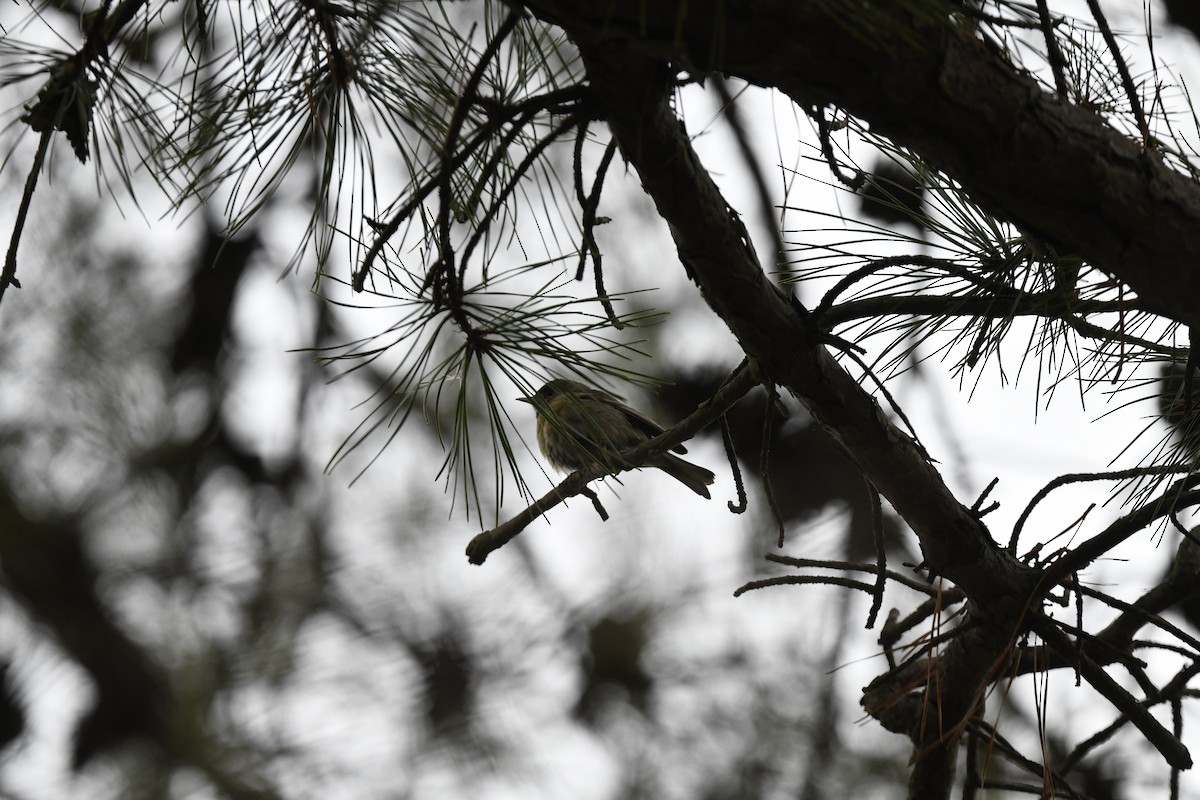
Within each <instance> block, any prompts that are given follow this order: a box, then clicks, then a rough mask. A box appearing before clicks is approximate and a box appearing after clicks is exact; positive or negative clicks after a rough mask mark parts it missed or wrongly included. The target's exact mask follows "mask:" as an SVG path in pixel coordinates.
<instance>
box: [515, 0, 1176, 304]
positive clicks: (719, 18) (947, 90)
mask: <svg viewBox="0 0 1200 800" xmlns="http://www.w3.org/2000/svg"><path fill="white" fill-rule="evenodd" d="M924 5H925V6H927V8H925V7H924V6H923V7H922V9H923V13H922V14H921V15H920V16H919V17H918V16H917V15H916V14H910V15H906V14H905V13H904V12H903V10H898V9H902V8H904V7H908V8H913V7H914V4H913V3H895V4H887V3H863V4H858V5H854V6H848V5H846V4H842V3H831V2H826V1H824V0H758V1H757V2H753V3H740V4H736V6H732V5H730V4H727V3H721V2H717V1H716V0H708V1H707V2H705V1H704V0H700V1H699V2H693V3H688V4H686V5H682V4H680V3H677V2H675V0H606V1H605V2H595V3H578V2H569V0H534V1H533V2H529V3H527V4H526V6H527V7H528V8H529V9H530V10H532V11H533V12H534V13H535V14H536V15H538V16H539V17H541V18H543V19H545V20H547V21H550V22H553V23H555V24H558V25H561V26H562V27H563V28H565V29H566V30H567V32H568V33H569V34H570V35H571V36H572V37H575V38H577V39H579V38H580V37H583V36H591V37H597V36H601V35H603V36H606V37H607V38H608V39H609V40H610V41H612V42H615V43H619V46H620V47H623V48H628V50H629V51H630V53H637V54H640V55H645V56H652V57H655V58H657V59H660V60H664V61H665V60H669V61H670V62H672V63H675V64H679V65H683V66H686V67H687V68H689V69H691V70H693V71H698V72H703V71H713V72H723V73H726V74H731V75H736V76H738V77H740V78H743V79H745V80H747V81H750V82H751V83H755V84H758V85H761V86H772V87H775V88H778V89H779V90H780V91H782V92H784V93H785V94H787V95H788V96H789V97H791V98H792V99H793V100H795V101H796V102H797V103H798V104H799V105H801V106H803V107H809V106H813V105H827V104H833V105H837V106H840V107H841V108H844V109H845V110H847V111H849V112H850V113H851V114H854V115H855V116H857V117H860V118H861V119H863V120H866V121H867V122H868V123H869V124H870V126H871V129H872V130H873V131H875V132H876V133H880V134H882V135H884V136H887V137H889V138H891V139H892V140H893V141H895V142H896V143H898V144H901V145H903V146H906V147H910V148H912V149H913V150H914V151H916V152H917V153H918V154H919V155H920V156H921V157H922V158H924V159H925V160H926V161H927V162H928V163H930V164H932V165H933V166H935V167H937V168H938V169H941V170H943V171H945V172H946V173H947V174H948V175H950V176H951V177H953V178H954V179H955V180H957V181H959V182H960V183H961V184H962V185H963V186H964V187H965V188H966V190H967V191H968V192H969V193H970V195H971V197H972V198H973V199H974V200H976V201H977V202H979V203H980V204H981V205H982V206H983V207H985V208H986V209H988V210H989V211H991V212H992V213H994V214H996V215H998V216H1000V217H1003V218H1005V219H1008V220H1011V221H1013V222H1015V223H1016V224H1018V225H1019V226H1020V227H1021V228H1022V229H1023V230H1026V231H1030V232H1032V233H1035V234H1037V235H1038V236H1040V237H1042V238H1044V239H1046V240H1047V241H1050V242H1052V243H1054V245H1055V246H1056V247H1057V248H1058V250H1059V251H1060V252H1069V253H1074V254H1078V255H1079V256H1082V257H1083V258H1084V259H1086V260H1087V261H1088V262H1089V263H1090V264H1092V265H1094V266H1096V267H1099V268H1100V269H1103V270H1105V271H1106V272H1109V273H1111V274H1113V275H1116V276H1117V277H1119V278H1120V279H1121V280H1123V281H1125V282H1126V283H1128V284H1129V285H1130V286H1131V287H1132V288H1133V289H1134V290H1135V291H1137V293H1138V295H1139V296H1140V298H1141V301H1142V302H1143V303H1144V304H1146V306H1147V307H1148V308H1150V309H1151V310H1153V311H1155V312H1157V313H1161V314H1163V315H1165V316H1168V317H1171V318H1172V319H1176V320H1179V321H1181V322H1184V323H1186V324H1188V325H1192V326H1195V325H1200V270H1196V269H1195V264H1196V263H1197V261H1200V237H1197V236H1196V235H1195V231H1196V230H1200V187H1198V186H1197V184H1196V182H1195V181H1193V180H1192V179H1191V178H1190V177H1187V176H1185V175H1182V174H1180V173H1177V172H1175V171H1173V170H1171V169H1169V168H1168V167H1166V166H1164V165H1163V163H1162V162H1161V161H1160V160H1159V158H1158V157H1157V156H1156V155H1154V154H1151V153H1147V152H1145V151H1144V150H1143V148H1142V146H1141V144H1140V142H1136V141H1133V140H1132V139H1131V138H1129V136H1127V135H1126V134H1124V133H1122V132H1120V131H1118V130H1117V129H1115V128H1114V127H1112V126H1111V125H1109V124H1108V123H1107V122H1106V121H1105V120H1104V118H1103V117H1101V116H1100V115H1099V114H1097V113H1095V112H1094V111H1092V110H1090V109H1088V108H1084V107H1081V106H1077V105H1073V104H1071V103H1069V102H1067V101H1066V100H1064V99H1062V98H1060V97H1058V96H1057V95H1056V94H1055V93H1053V92H1050V91H1047V90H1045V89H1043V88H1042V87H1041V86H1040V85H1039V84H1038V83H1037V82H1036V81H1034V80H1033V79H1032V78H1031V77H1029V76H1028V75H1027V74H1025V73H1024V72H1022V71H1020V70H1018V69H1016V68H1015V67H1014V66H1013V65H1012V64H1011V63H1010V62H1009V61H1008V60H1007V59H1006V58H1005V57H1004V54H1003V53H1002V52H1000V51H998V50H997V49H995V48H992V47H990V46H989V45H988V44H987V43H985V42H983V41H981V40H980V39H979V38H977V37H976V36H975V35H974V34H973V33H972V31H971V26H969V25H965V24H959V22H958V21H957V20H956V19H955V18H953V17H952V15H951V13H952V9H953V6H952V5H951V4H949V3H942V2H940V0H929V2H928V3H926V4H924Z"/></svg>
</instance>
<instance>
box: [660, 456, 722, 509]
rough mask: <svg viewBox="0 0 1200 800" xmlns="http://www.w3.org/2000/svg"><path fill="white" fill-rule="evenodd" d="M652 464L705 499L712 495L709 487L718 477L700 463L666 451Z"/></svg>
mask: <svg viewBox="0 0 1200 800" xmlns="http://www.w3.org/2000/svg"><path fill="white" fill-rule="evenodd" d="M650 466H652V467H658V468H659V469H661V470H662V471H663V472H665V473H667V474H668V475H670V476H671V477H672V478H674V479H675V480H677V481H679V482H680V483H682V484H683V485H684V486H686V487H688V488H689V489H691V490H692V491H693V492H695V493H696V494H698V495H700V496H701V497H703V498H704V499H705V500H708V499H709V498H710V497H711V495H709V493H708V487H709V486H711V485H712V483H713V481H715V480H716V479H717V476H716V475H714V474H712V473H711V472H710V471H708V470H707V469H705V468H704V467H702V466H700V465H699V464H693V463H692V462H690V461H684V460H683V459H682V458H680V457H679V456H675V455H671V454H670V453H664V454H663V455H662V456H660V457H659V458H656V459H655V460H654V461H653V462H652V463H651V464H650Z"/></svg>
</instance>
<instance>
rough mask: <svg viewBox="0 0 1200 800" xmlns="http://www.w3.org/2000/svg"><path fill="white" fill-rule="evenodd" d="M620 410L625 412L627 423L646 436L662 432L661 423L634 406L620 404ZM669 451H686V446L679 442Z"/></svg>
mask: <svg viewBox="0 0 1200 800" xmlns="http://www.w3.org/2000/svg"><path fill="white" fill-rule="evenodd" d="M621 410H622V411H624V412H625V418H626V419H628V420H629V423H630V424H631V425H633V427H635V428H637V429H638V430H639V431H641V432H642V433H644V434H646V436H647V437H653V436H658V435H659V434H660V433H662V432H663V429H662V426H661V425H659V424H658V423H657V422H655V421H654V420H652V419H650V418H649V417H647V416H646V415H645V414H643V413H642V412H640V411H638V410H637V409H636V408H630V407H629V406H627V405H624V404H622V405H621ZM671 451H672V452H675V453H686V452H687V448H686V447H684V446H683V445H681V444H677V445H675V446H674V447H672V448H671Z"/></svg>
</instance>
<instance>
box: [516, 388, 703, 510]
mask: <svg viewBox="0 0 1200 800" xmlns="http://www.w3.org/2000/svg"><path fill="white" fill-rule="evenodd" d="M517 399H518V400H520V401H521V402H523V403H530V404H531V405H532V406H533V407H534V409H535V410H536V411H537V440H538V447H540V448H541V450H542V455H544V456H546V458H547V459H548V460H549V461H550V463H551V464H553V465H554V466H555V467H557V468H558V469H560V470H562V471H563V472H573V471H575V470H577V469H583V468H584V467H590V466H592V465H594V464H600V465H601V466H603V467H605V468H606V469H615V468H617V467H619V466H621V465H622V463H623V462H622V461H621V459H620V453H621V452H622V451H623V450H628V449H629V448H631V447H634V446H636V445H638V444H640V443H642V442H644V441H646V440H647V439H649V438H651V437H654V436H657V435H658V434H660V433H662V428H660V427H659V426H658V424H657V423H655V422H654V420H652V419H650V418H649V417H647V416H646V415H645V414H643V413H641V412H640V411H637V410H635V409H632V408H630V407H629V406H627V405H625V404H624V403H623V402H621V398H619V397H617V396H616V395H615V394H610V393H609V392H606V391H604V390H602V389H593V388H592V387H590V386H585V385H583V384H582V383H578V382H576V381H569V380H565V379H561V378H560V379H556V380H552V381H550V382H549V383H547V384H546V385H545V386H543V387H542V388H541V389H538V390H537V392H536V393H535V394H533V395H532V396H530V397H518V398H517ZM672 449H673V450H674V451H675V452H676V453H686V452H687V449H686V448H684V447H683V446H682V445H679V446H676V447H674V448H672ZM643 466H646V467H655V468H657V469H661V470H662V471H663V472H665V473H667V474H668V475H670V476H671V477H672V478H674V479H675V480H677V481H679V482H680V483H682V484H683V485H684V486H686V487H688V488H689V489H691V490H692V491H693V492H695V493H696V494H698V495H700V496H701V497H704V498H708V497H709V494H708V487H709V486H710V485H711V484H712V482H713V481H714V480H716V476H715V475H713V473H711V472H709V471H708V470H707V469H705V468H704V467H701V466H698V465H696V464H693V463H691V462H689V461H684V460H683V459H682V458H679V457H678V456H674V455H671V454H670V453H663V454H662V455H660V456H658V457H656V458H654V459H652V460H650V461H648V462H646V463H645V464H644V465H643Z"/></svg>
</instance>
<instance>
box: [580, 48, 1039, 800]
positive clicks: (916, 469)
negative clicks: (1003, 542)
mask: <svg viewBox="0 0 1200 800" xmlns="http://www.w3.org/2000/svg"><path fill="white" fill-rule="evenodd" d="M571 33H572V35H573V36H575V41H576V43H577V44H578V45H579V46H580V49H581V52H582V54H583V58H584V62H585V64H586V66H587V69H588V75H589V77H590V78H591V81H592V88H593V91H594V95H595V98H596V100H597V101H598V102H599V103H600V104H601V106H602V109H603V112H604V115H605V118H606V119H607V121H608V123H609V126H610V127H611V129H612V131H613V134H614V137H615V138H616V140H617V142H618V145H619V146H620V147H621V149H622V152H623V153H624V155H625V157H626V159H627V160H628V161H629V162H630V163H631V164H632V165H633V166H634V167H635V168H636V170H637V172H638V174H639V175H640V177H641V180H642V184H643V186H644V188H645V189H646V191H647V193H648V194H649V195H650V196H651V198H652V199H653V200H654V202H655V205H656V206H657V209H658V213H659V214H660V215H661V216H662V217H663V218H664V219H665V220H666V222H667V223H668V226H669V227H670V229H671V232H672V235H673V237H674V239H675V243H676V246H677V248H678V251H679V257H680V260H681V261H682V262H683V263H685V264H687V265H688V267H689V268H690V272H691V274H692V276H693V279H694V280H695V281H696V282H697V284H698V285H699V287H700V291H701V293H702V294H703V296H704V299H705V300H706V302H707V303H708V304H709V306H710V307H711V308H712V309H713V310H714V311H715V312H716V313H717V314H718V315H719V316H720V317H721V318H722V320H723V321H724V322H725V323H726V324H727V325H728V326H729V328H730V330H731V331H732V332H733V333H734V334H735V336H736V337H737V338H738V340H739V342H740V344H741V346H742V348H743V349H744V350H745V352H746V353H747V355H748V356H749V357H750V358H751V360H752V362H753V363H754V364H755V365H756V366H757V368H758V370H759V371H760V372H761V373H762V374H763V375H764V376H765V378H766V379H767V380H770V381H772V382H774V383H777V384H779V385H781V386H784V387H786V388H787V389H789V390H790V391H791V392H792V393H793V394H794V395H795V396H796V397H798V398H799V399H800V400H801V401H802V402H803V403H804V404H805V406H806V407H807V408H808V410H809V411H810V412H811V413H812V415H813V417H814V418H815V419H816V421H817V422H818V423H819V424H820V425H821V426H822V427H823V428H825V429H826V430H827V431H828V432H830V433H831V434H832V435H833V436H834V437H835V438H836V439H837V440H838V441H840V442H841V443H842V444H843V446H844V447H845V448H846V450H847V452H848V453H849V454H850V456H851V457H852V458H853V459H854V460H855V461H856V462H857V464H858V465H859V467H860V468H861V469H862V470H863V472H864V473H865V474H866V475H867V476H868V477H869V479H870V480H871V482H872V483H873V484H874V485H875V486H876V487H877V488H878V489H879V491H880V492H881V493H882V494H883V495H884V496H885V497H887V498H888V500H889V501H890V502H891V504H892V506H893V508H895V509H896V511H897V512H898V513H899V514H900V515H901V516H902V517H903V518H904V519H905V521H907V522H908V524H909V525H910V526H911V527H912V528H913V530H914V531H915V532H916V534H917V536H918V538H919V539H920V542H921V548H922V551H923V553H924V556H925V559H926V563H928V564H929V565H930V566H931V568H932V569H933V570H934V571H935V572H937V573H938V574H941V575H945V576H946V577H948V578H950V579H951V580H953V581H955V583H957V584H958V585H959V586H961V587H963V589H964V591H965V592H966V593H967V594H968V596H970V597H971V599H972V600H973V601H974V602H975V604H977V606H979V607H986V609H987V610H986V614H987V617H988V618H989V619H990V620H991V621H992V622H993V623H995V624H994V625H989V626H987V628H986V629H978V628H977V629H976V630H975V631H974V632H973V635H972V636H971V637H970V639H971V642H970V645H969V646H966V645H964V646H958V647H951V648H949V649H948V651H947V654H946V656H945V657H944V658H943V663H942V664H941V665H940V666H939V671H940V672H941V674H942V675H943V676H944V679H943V680H941V681H939V682H938V684H937V686H936V687H933V686H931V687H930V691H929V692H927V694H926V702H927V703H929V704H931V706H936V713H937V714H938V718H939V719H940V720H941V721H942V723H943V724H944V727H943V726H942V725H927V726H918V727H917V728H916V729H914V730H912V731H911V733H910V735H911V736H913V738H914V741H915V742H916V743H917V746H918V763H917V765H916V766H915V767H914V772H913V783H912V784H911V786H910V792H913V793H914V794H913V796H920V797H930V798H933V797H939V796H945V793H944V792H943V791H941V790H942V789H944V790H945V791H949V786H950V785H951V783H952V780H953V772H954V763H955V754H956V752H957V743H958V739H959V736H960V734H961V731H962V725H963V724H964V723H965V720H966V719H967V718H969V716H970V715H971V714H972V713H973V712H974V711H975V709H976V708H977V706H978V703H979V702H980V700H981V698H982V696H983V687H984V686H986V685H987V684H988V683H989V682H990V681H991V680H992V679H993V678H994V675H995V672H996V670H997V668H998V665H1000V664H1003V663H1004V653H1005V652H1006V650H1007V649H1008V648H1009V647H1010V646H1011V643H1012V641H1013V638H1014V631H1013V626H1015V625H1017V624H1019V623H1020V622H1021V621H1022V620H1023V618H1024V613H1025V608H1026V607H1025V598H1027V597H1028V596H1029V591H1030V590H1031V589H1032V586H1033V583H1032V580H1033V574H1032V573H1031V572H1030V571H1029V570H1027V569H1026V568H1025V567H1024V566H1023V565H1021V564H1020V563H1018V562H1017V561H1016V560H1015V559H1013V558H1011V557H1010V556H1008V554H1007V553H1005V552H1002V551H1001V550H1000V549H999V548H997V547H996V545H995V543H994V542H993V541H992V538H991V536H990V534H989V533H988V531H987V529H986V527H985V526H984V525H983V524H982V522H981V521H980V520H979V518H978V517H977V516H976V515H975V514H973V513H972V512H971V511H970V509H968V508H966V507H965V506H963V505H962V504H961V503H959V502H958V501H957V500H956V499H955V498H954V496H953V495H952V494H951V492H950V490H949V489H948V488H947V487H946V485H945V482H944V481H943V480H942V477H941V475H940V474H939V473H938V472H937V470H936V469H935V468H934V467H933V466H932V465H931V464H930V463H929V461H928V459H927V457H926V456H925V454H924V453H923V451H922V450H921V448H920V447H919V446H918V445H917V443H916V442H914V441H913V440H912V439H911V438H910V437H909V436H908V435H907V434H905V433H904V432H903V431H901V430H899V429H898V428H896V427H895V426H893V425H892V424H891V423H890V422H889V421H888V420H887V418H886V417H885V416H884V414H883V412H882V410H881V409H880V407H879V405H878V403H877V402H876V401H875V399H874V397H872V396H871V395H870V394H869V393H868V392H866V391H865V390H864V389H863V388H862V387H861V386H860V385H859V384H858V382H857V381H855V379H854V378H853V377H851V376H850V375H849V374H848V373H847V372H846V371H845V370H844V369H843V368H842V367H841V365H839V364H838V363H837V361H835V360H834V359H833V357H832V356H831V355H830V354H829V353H828V352H827V351H826V349H825V347H824V346H823V345H822V344H821V343H820V342H821V336H820V333H819V332H818V331H816V330H815V329H814V326H813V325H811V324H809V323H808V322H807V321H806V317H807V312H806V311H805V310H804V309H803V308H801V307H800V306H799V304H798V303H795V302H794V301H793V300H792V299H791V298H789V297H787V296H786V295H785V294H783V292H781V291H780V290H779V289H778V288H777V287H775V286H774V285H773V284H772V283H771V282H770V281H769V280H768V279H767V277H766V275H765V274H764V272H763V269H762V266H761V264H760V263H759V261H758V257H757V255H756V254H755V252H754V249H753V246H752V245H751V243H750V241H749V239H748V237H747V236H746V235H745V228H744V227H743V226H742V225H741V223H740V221H739V220H738V219H737V215H736V214H735V212H733V211H732V210H731V209H730V208H729V207H728V206H727V205H726V203H725V200H724V198H723V197H722V195H721V193H720V191H719V190H718V189H717V187H716V185H715V184H714V183H713V181H712V178H711V176H710V175H709V173H708V172H707V170H706V169H705V168H704V166H703V165H702V164H701V163H700V161H699V159H698V157H697V155H696V153H695V151H694V150H693V149H692V148H691V144H690V141H689V138H688V136H687V133H686V132H685V131H684V130H683V129H682V126H681V123H680V121H679V120H678V119H677V118H676V117H675V114H674V112H673V110H672V108H671V105H670V103H669V99H670V85H669V80H668V78H669V74H668V72H667V70H666V69H665V65H663V64H662V63H660V62H655V61H653V60H651V59H648V58H643V57H640V56H638V55H636V54H633V53H631V52H630V51H629V50H627V49H626V48H623V47H621V46H620V45H619V44H618V43H615V42H613V41H611V40H609V39H607V38H605V37H604V36H598V35H596V34H594V33H592V32H590V31H579V32H578V33H576V32H575V31H572V32H571ZM984 630H986V633H985V632H984ZM935 786H937V787H939V790H938V791H936V792H935V791H933V788H934V787H935Z"/></svg>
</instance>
